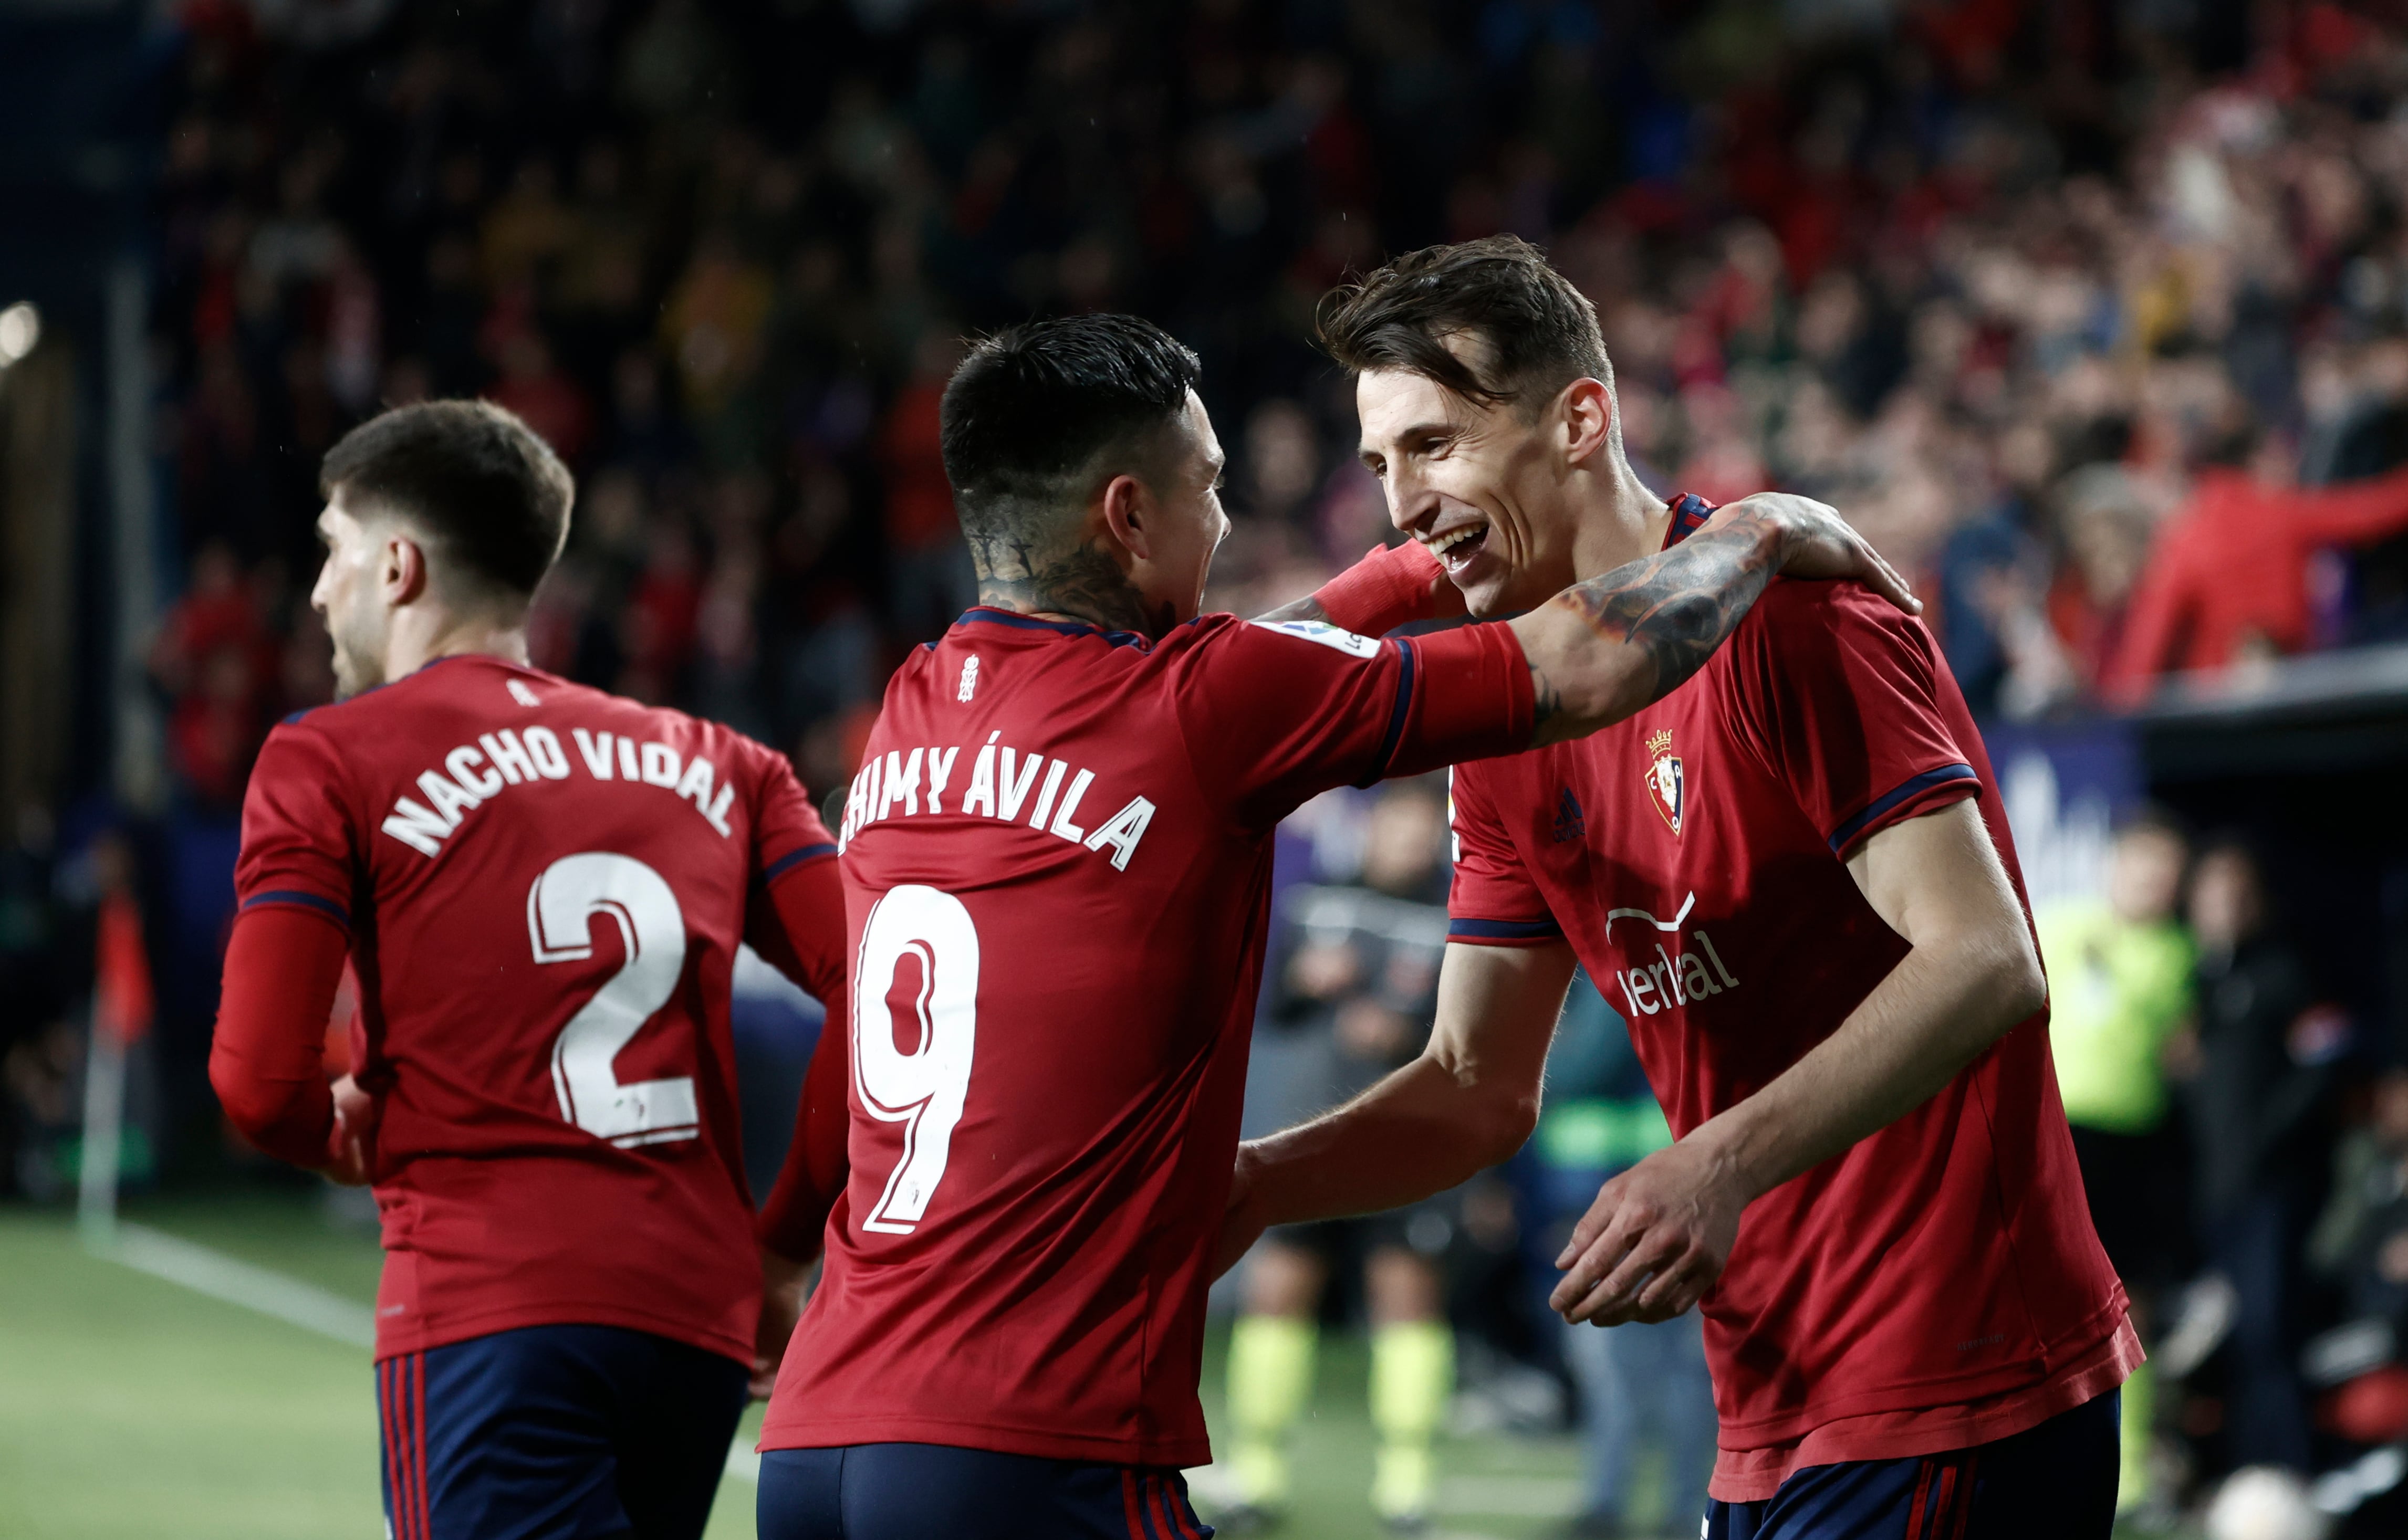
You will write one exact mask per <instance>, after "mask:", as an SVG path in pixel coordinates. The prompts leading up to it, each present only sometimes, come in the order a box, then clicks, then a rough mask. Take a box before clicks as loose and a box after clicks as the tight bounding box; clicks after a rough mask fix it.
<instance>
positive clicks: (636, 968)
mask: <svg viewBox="0 0 2408 1540" xmlns="http://www.w3.org/2000/svg"><path fill="white" fill-rule="evenodd" d="M825 840H826V835H825V833H824V830H823V829H822V828H821V827H820V825H819V824H818V823H817V820H816V819H815V818H813V817H812V815H811V814H810V810H809V807H808V805H807V803H805V801H804V799H803V797H802V793H801V791H800V790H799V788H798V787H796V785H795V783H794V781H793V778H792V777H791V774H789V773H787V772H786V771H785V769H784V766H783V764H782V762H781V761H779V760H778V759H777V758H776V756H774V755H772V754H770V753H769V752H768V751H767V749H763V748H761V747H760V746H759V745H757V744H754V743H753V742H751V741H749V740H747V739H745V738H743V737H741V736H739V735H738V734H735V733H733V732H730V731H729V730H727V729H725V728H724V727H720V726H718V725H716V724H713V723H709V722H704V721H699V720H695V719H693V718H690V717H687V716H685V715H683V714H681V713H679V712H675V711H668V710H659V709H653V708H649V707H646V706H640V705H638V704H637V703H635V702H632V701H627V700H624V699H620V698H618V697H614V696H610V695H608V694H605V693H603V692H598V691H595V690H591V689H587V688H584V687H582V686H579V685H574V684H571V683H569V682H567V681H566V680H562V679H559V678H555V677H552V676H549V675H546V674H543V673H540V672H538V671H537V670H534V669H530V668H525V667H522V666H518V665H514V664H510V663H505V662H503V661H502V660H500V659H497V658H492V657H485V656H461V657H452V658H446V659H441V660H438V661H437V663H433V664H430V665H428V666H427V667H426V668H424V669H422V670H420V671H419V672H417V673H415V674H412V675H410V676H409V677H405V678H402V679H399V680H396V681H395V682H394V683H393V684H391V685H388V686H386V687H384V688H382V689H379V690H374V691H369V692H365V693H363V694H361V695H358V696H355V697H353V698H351V700H348V701H345V702H342V703H340V704H338V705H336V706H326V707H322V708H320V709H318V710H315V711H311V712H308V713H304V714H303V715H301V716H299V717H297V718H295V719H293V720H289V721H288V722H287V723H285V724H284V725H283V726H281V727H279V729H278V730H277V732H276V733H275V734H272V735H271V738H270V740H269V743H268V745H267V747H266V748H265V749H264V750H263V752H262V756H261V760H260V765H259V769H258V771H257V773H256V775H255V777H254V790H253V792H252V795H251V803H250V806H248V807H247V809H246V814H245V828H244V853H243V863H242V870H241V872H240V874H239V876H238V878H237V884H238V887H239V889H240V891H241V895H242V898H243V902H244V903H245V904H246V905H251V904H257V903H262V902H270V901H275V900H277V899H279V898H280V899H281V900H282V901H284V902H288V903H290V902H296V901H307V902H310V903H312V904H314V905H319V906H324V907H328V908H330V909H332V910H336V911H339V912H340V913H339V918H343V919H345V920H347V921H348V923H349V924H350V926H351V934H352V957H353V962H354V963H355V965H356V967H357V969H358V973H359V977H360V985H361V996H362V1000H361V1005H362V1010H361V1021H362V1027H363V1035H364V1038H365V1041H364V1043H363V1044H362V1045H361V1048H362V1057H361V1060H360V1062H359V1063H358V1064H357V1065H356V1066H355V1074H356V1075H357V1076H358V1077H359V1079H360V1081H361V1083H362V1085H363V1086H364V1087H366V1089H369V1090H371V1091H375V1092H377V1093H378V1094H379V1095H380V1098H381V1101H382V1118H381V1121H380V1127H379V1131H378V1146H377V1165H376V1186H377V1199H378V1205H379V1208H380V1213H381V1217H382V1223H383V1233H384V1242H385V1247H386V1250H387V1253H388V1260H387V1264H386V1268H385V1275H384V1280H383V1285H382V1287H381V1289H380V1294H379V1301H378V1316H379V1347H380V1353H381V1354H390V1353H394V1352H404V1351H412V1350H416V1349H420V1348H423V1347H433V1346H437V1345H439V1344H441V1343H445V1342H450V1341H455V1340H459V1339H461V1338H464V1337H467V1336H471V1335H479V1334H482V1333H490V1332H495V1331H501V1330H506V1329H509V1328H510V1327H513V1326H520V1325H532V1324H543V1323H556V1322H564V1321H579V1322H586V1323H592V1324H602V1325H621V1326H628V1327H633V1328H636V1329H639V1330H644V1331H651V1332H654V1333H660V1334H663V1335H667V1336H670V1337H674V1338H677V1339H679V1340H681V1341H686V1342H689V1343H692V1344H694V1345H695V1346H698V1347H707V1348H710V1349H712V1350H714V1351H720V1352H724V1353H727V1354H729V1355H731V1356H735V1357H738V1358H743V1357H747V1356H749V1354H750V1351H751V1346H752V1333H753V1321H752V1310H753V1300H754V1299H755V1297H756V1296H757V1290H758V1280H759V1272H758V1262H757V1260H756V1255H755V1252H754V1250H753V1245H752V1227H751V1213H750V1200H749V1197H748V1194H747V1191H746V1189H745V1186H744V1179H743V1176H742V1172H741V1166H740V1162H739V1155H738V1121H737V1107H736V1098H735V1081H734V1074H733V1062H732V1044H731V1042H730V1038H729V1033H728V1026H727V1020H728V991H729V982H730V974H731V970H732V967H733V963H734V957H735V952H736V949H737V947H738V943H739V941H740V940H741V938H742V930H743V925H744V917H745V915H746V912H747V904H748V894H749V893H750V892H752V891H753V889H754V886H755V885H756V884H760V883H762V882H764V881H766V880H767V877H770V876H774V875H775V870H774V868H776V867H778V866H779V865H780V864H781V863H785V864H791V863H796V862H799V861H803V860H808V859H810V857H811V856H812V855H815V854H825V853H826V851H827V846H826V844H825Z"/></svg>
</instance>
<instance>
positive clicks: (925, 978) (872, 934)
mask: <svg viewBox="0 0 2408 1540" xmlns="http://www.w3.org/2000/svg"><path fill="white" fill-rule="evenodd" d="M907 957H910V958H916V959H918V960H919V964H920V988H919V994H918V998H917V1001H916V1003H915V1013H916V1015H917V1018H918V1026H919V1043H918V1045H917V1047H916V1048H915V1049H914V1051H912V1052H910V1053H905V1052H903V1051H902V1050H901V1049H899V1048H896V1046H895V1024H894V1022H893V1020H891V1019H890V1014H889V1011H888V1008H887V1004H886V997H887V994H888V992H889V991H891V990H893V989H894V987H895V980H896V973H897V971H898V970H899V969H900V968H901V967H902V965H903V960H904V959H905V958H907ZM853 978H854V983H853V1085H854V1088H855V1089H856V1090H858V1091H860V1092H861V1105H862V1106H863V1107H864V1108H865V1109H866V1110H867V1112H868V1114H869V1115H870V1116H871V1117H873V1118H875V1119H879V1120H880V1121H881V1122H887V1123H901V1124H902V1125H903V1159H902V1160H900V1161H899V1162H896V1166H895V1171H894V1174H893V1175H892V1176H888V1177H887V1178H886V1191H884V1192H883V1193H882V1194H880V1195H879V1199H878V1203H877V1205H876V1206H874V1207H872V1208H871V1209H870V1211H869V1214H868V1216H867V1218H866V1219H863V1220H862V1221H861V1227H862V1228H863V1229H864V1230H875V1231H880V1232H882V1233H886V1234H890V1235H908V1234H910V1233H911V1231H912V1228H913V1227H914V1226H916V1225H917V1224H918V1223H919V1222H920V1219H921V1218H922V1216H924V1215H925V1214H926V1213H927V1211H928V1200H929V1199H930V1198H932V1197H934V1196H935V1195H936V1191H937V1184H938V1183H939V1181H942V1180H943V1179H944V1176H945V1157H946V1155H947V1154H948V1152H949V1151H950V1150H951V1148H952V1147H953V1125H954V1124H955V1123H958V1122H959V1121H961V1117H962V1103H963V1100H964V1099H965V1098H966V1097H967V1096H968V1093H969V1087H970V1056H971V1050H972V1048H974V1047H975V1046H976V1040H977V1036H978V982H979V938H978V927H977V926H976V925H975V924H973V923H972V922H971V920H970V912H969V910H968V908H966V907H964V906H963V904H962V901H961V900H960V899H958V898H955V897H954V896H953V894H951V893H949V892H944V891H940V890H939V889H936V888H927V887H922V886H920V885H918V884H916V883H906V884H905V885H903V886H901V887H898V888H890V889H888V890H887V891H886V892H885V893H884V894H883V895H882V896H881V897H880V899H879V900H878V902H877V903H876V904H875V905H872V906H871V907H870V911H869V920H868V922H867V924H865V925H864V926H863V927H862V932H861V954H860V957H859V959H858V966H857V967H856V968H855V969H854V973H853Z"/></svg>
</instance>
